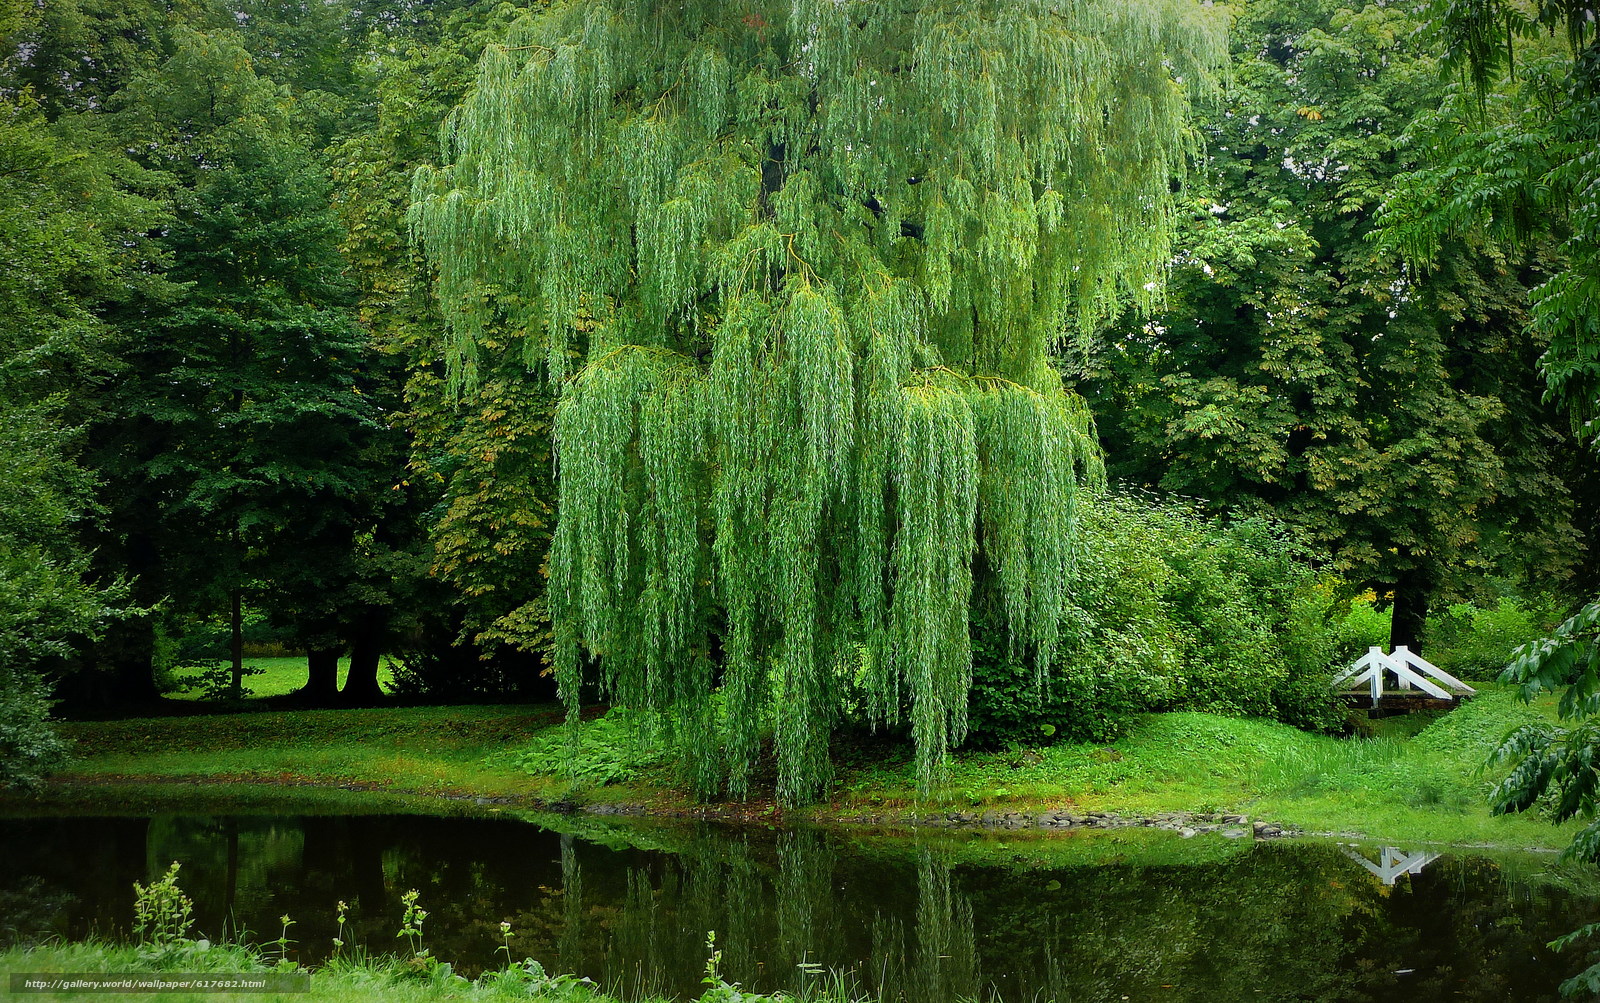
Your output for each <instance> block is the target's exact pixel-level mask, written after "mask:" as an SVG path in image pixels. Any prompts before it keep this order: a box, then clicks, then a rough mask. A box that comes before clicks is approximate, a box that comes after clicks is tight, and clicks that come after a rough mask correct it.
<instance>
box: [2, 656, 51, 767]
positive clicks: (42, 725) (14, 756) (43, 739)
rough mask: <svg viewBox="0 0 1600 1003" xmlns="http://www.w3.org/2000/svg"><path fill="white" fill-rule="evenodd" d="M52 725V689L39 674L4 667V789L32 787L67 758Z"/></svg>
mask: <svg viewBox="0 0 1600 1003" xmlns="http://www.w3.org/2000/svg"><path fill="white" fill-rule="evenodd" d="M66 753H67V747H66V743H64V742H63V741H62V740H61V737H60V736H59V735H57V734H56V732H55V729H54V728H53V727H51V725H50V688H49V686H47V685H46V684H45V682H44V681H43V680H42V679H40V678H39V677H38V676H35V675H32V674H30V673H26V672H20V671H16V670H13V669H7V668H5V667H4V666H0V789H4V788H7V787H21V788H25V789H31V788H34V787H37V786H39V784H40V783H41V782H42V781H43V779H44V778H45V777H46V776H48V775H49V774H50V772H51V771H52V770H54V769H56V768H57V767H58V766H60V765H61V763H62V762H63V761H64V760H65V759H66Z"/></svg>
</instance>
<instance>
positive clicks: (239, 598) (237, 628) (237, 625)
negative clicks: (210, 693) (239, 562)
mask: <svg viewBox="0 0 1600 1003" xmlns="http://www.w3.org/2000/svg"><path fill="white" fill-rule="evenodd" d="M229 599H230V608H229V610H228V626H229V629H230V631H231V636H230V640H229V642H228V656H229V658H230V659H232V662H233V685H232V686H231V687H230V689H231V690H232V695H233V699H235V700H240V699H243V698H244V592H243V590H242V589H239V588H235V589H234V590H233V594H232V595H231V596H230V597H229Z"/></svg>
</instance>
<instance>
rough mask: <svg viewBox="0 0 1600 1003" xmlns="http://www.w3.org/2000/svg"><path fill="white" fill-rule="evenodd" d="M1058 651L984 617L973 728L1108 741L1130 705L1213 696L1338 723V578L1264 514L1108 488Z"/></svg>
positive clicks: (1234, 704)
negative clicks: (1030, 650)
mask: <svg viewBox="0 0 1600 1003" xmlns="http://www.w3.org/2000/svg"><path fill="white" fill-rule="evenodd" d="M1082 522H1083V536H1082V548H1081V553H1080V555H1079V558H1078V562H1077V577H1076V580H1075V581H1074V583H1073V589H1072V599H1071V603H1070V606H1069V609H1068V616H1067V618H1066V624H1065V626H1064V638H1063V643H1062V645H1061V650H1060V651H1059V653H1058V655H1057V657H1056V659H1055V664H1053V665H1052V666H1051V671H1050V672H1049V673H1046V674H1042V675H1041V674H1040V673H1038V672H1036V670H1035V667H1034V666H1032V665H1031V664H1029V663H1028V660H1027V659H1026V658H1025V657H1022V656H1021V655H1020V653H1019V652H1017V651H1015V650H1013V646H1012V644H1011V643H1010V639H1009V636H1008V634H1007V631H1006V629H1005V627H1004V625H1003V623H1001V622H999V621H998V618H997V617H996V616H993V615H990V616H982V617H976V618H974V627H973V689H972V695H971V701H970V710H969V722H970V729H971V741H972V742H973V743H975V744H985V745H994V744H1001V743H1005V742H1011V741H1039V740H1041V739H1047V738H1050V737H1061V738H1070V739H1077V740H1092V741H1104V740H1106V739H1108V738H1110V737H1113V736H1114V735H1115V734H1116V733H1117V732H1118V730H1119V729H1120V727H1121V725H1122V723H1123V722H1125V721H1126V720H1127V719H1128V718H1129V717H1130V715H1132V714H1134V713H1137V712H1141V711H1151V710H1178V709H1181V710H1204V711H1212V712H1217V713H1223V714H1236V715H1249V716H1256V717H1268V718H1275V719H1277V720H1280V721H1285V722H1288V723H1291V724H1295V725H1298V726H1300V727H1305V728H1313V729H1330V728H1335V727H1338V726H1340V725H1341V724H1342V722H1343V715H1342V714H1341V712H1340V711H1339V709H1338V708H1337V706H1336V705H1335V704H1334V703H1333V701H1332V700H1331V699H1330V697H1329V695H1328V685H1327V681H1328V670H1329V668H1330V666H1331V664H1332V656H1333V643H1334V635H1333V624H1332V623H1331V622H1330V618H1329V612H1330V608H1331V605H1332V601H1331V599H1332V597H1331V591H1330V590H1329V589H1328V588H1326V587H1325V586H1324V583H1323V582H1322V580H1321V578H1320V577H1319V576H1318V574H1317V573H1316V572H1315V571H1314V570H1313V569H1312V567H1311V565H1310V562H1309V554H1308V553H1307V552H1306V550H1305V549H1304V548H1303V547H1302V546H1300V545H1299V544H1297V543H1296V542H1295V541H1293V540H1292V539H1291V538H1290V537H1289V536H1288V534H1287V533H1286V532H1285V531H1284V530H1283V529H1282V528H1281V527H1278V526H1275V525H1272V524H1270V523H1267V522H1265V521H1263V520H1259V519H1246V520H1235V521H1223V520H1217V519H1210V518H1206V517H1204V516H1201V515H1199V514H1198V513H1196V512H1195V511H1194V510H1192V509H1190V508H1189V507H1187V506H1185V505H1183V504H1181V503H1176V502H1170V501H1160V500H1157V499H1155V498H1153V497H1149V496H1144V495H1133V494H1114V493H1113V494H1107V495H1103V496H1101V497H1099V498H1096V499H1094V500H1093V501H1091V502H1088V503H1086V504H1085V506H1084V512H1083V519H1082Z"/></svg>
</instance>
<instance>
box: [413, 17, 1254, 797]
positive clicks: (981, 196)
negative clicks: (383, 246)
mask: <svg viewBox="0 0 1600 1003" xmlns="http://www.w3.org/2000/svg"><path fill="white" fill-rule="evenodd" d="M1222 58H1223V47H1222V23H1221V19H1220V11H1219V10H1215V9H1212V8H1209V7H1206V6H1203V5H1201V4H1199V3H1193V2H1186V0H1147V2H1140V3H1132V4H1128V3H1100V2H1089V3H1071V4H1068V3H1058V2H1053V0H1003V2H1001V0H940V2H920V3H912V4H891V3H877V2H871V3H853V4H840V3H834V2H831V0H827V2H810V0H795V2H792V3H790V2H784V3H779V2H771V0H768V2H762V0H690V2H688V3H681V4H665V3H657V2H651V0H621V2H598V3H562V4H558V5H556V6H554V7H552V8H551V9H550V11H549V12H548V13H545V14H540V15H538V16H534V17H531V18H529V19H528V20H527V21H525V22H523V23H522V24H521V25H520V26H519V27H518V28H516V29H514V30H513V31H512V32H511V34H510V35H509V36H508V38H507V39H506V43H505V44H504V45H500V46H493V47H491V48H490V50H489V52H488V54H487V55H486V57H485V59H484V63H483V66H482V70H481V72H480V76H479V79H478V83H477V88H476V90H475V92H474V93H473V95H472V96H471V97H470V98H469V99H468V100H467V102H466V103H465V104H463V105H462V107H461V108H460V109H459V110H458V111H457V113H456V114H455V115H454V116H453V118H452V119H451V121H450V123H449V127H448V130H447V136H446V142H445V149H444V157H445V160H446V161H448V164H447V166H445V167H442V168H440V169H438V170H424V171H421V172H420V173H419V175H418V178H417V182H416V188H415V193H416V200H417V205H416V207H415V210H414V220H415V226H416V230H417V233H418V234H419V236H420V237H421V238H422V240H423V242H424V244H425V246H426V248H427V251H428V254H429V257H430V259H431V261H432V262H433V264H434V266H435V267H436V268H437V269H438V272H439V295H440V297H441V301H442V304H443V307H444V313H445V318H446V320H447V321H448V323H449V324H450V335H451V337H450V338H449V340H448V343H447V353H448V358H449V360H450V362H451V367H452V373H453V375H454V378H455V380H456V381H457V382H458V383H459V384H460V385H461V386H462V387H470V386H472V385H474V384H475V383H476V382H477V380H478V374H479V373H480V371H482V369H483V368H484V367H485V365H486V362H487V361H488V360H492V359H494V358H496V357H499V356H506V355H509V356H511V357H513V358H521V359H523V360H525V361H526V363H527V365H528V366H530V367H538V368H541V369H542V371H543V373H544V375H545V377H546V378H547V379H548V380H549V382H550V384H551V385H552V386H553V387H555V388H556V389H557V390H558V393H559V399H560V403H559V406H558V410H557V418H556V443H557V452H558V457H559V463H560V474H561V478H560V488H559V504H558V511H559V513H560V515H559V522H558V525H557V530H556V535H555V541H554V545H553V550H552V557H551V565H552V568H551V573H552V582H551V588H550V604H551V608H552V612H553V615H554V622H555V625H556V635H557V637H556V640H557V646H558V673H559V675H560V678H561V681H562V690H563V693H564V695H565V697H566V699H567V700H568V701H569V703H570V702H572V701H575V700H576V698H577V693H578V688H579V681H580V673H581V666H582V665H583V664H584V654H583V653H584V652H587V653H588V654H589V655H592V656H595V657H597V658H598V659H599V662H600V665H601V667H602V673H603V677H604V682H605V683H606V685H607V686H608V687H609V689H610V690H611V692H613V693H614V694H615V695H616V697H617V698H618V699H620V700H621V701H622V702H625V703H628V704H632V705H636V706H646V707H651V708H655V709H658V710H662V711H666V712H669V720H670V721H671V722H672V724H673V726H674V728H675V729H676V731H677V734H678V735H679V737H680V739H681V741H682V744H683V747H684V748H685V749H686V750H687V752H688V753H689V756H688V758H689V762H690V764H691V771H692V776H693V779H694V783H695V786H696V787H697V788H698V789H699V790H700V791H701V792H703V793H707V794H709V793H712V792H714V791H716V790H718V789H720V788H721V787H722V786H723V785H724V784H726V786H727V788H728V789H731V790H732V791H735V792H738V791H742V790H744V789H746V787H747V785H748V782H749V776H750V768H751V766H752V764H753V762H754V760H755V758H756V754H757V750H758V745H759V741H760V738H761V736H762V734H763V733H764V731H765V730H766V729H767V728H768V727H770V729H771V731H772V733H773V736H774V742H775V746H776V751H777V759H778V787H779V791H780V794H781V795H782V796H783V797H785V798H787V799H790V800H795V799H803V798H805V797H808V796H811V795H813V794H814V793H815V792H817V791H818V789H819V787H820V784H821V783H822V781H823V780H824V779H825V778H826V775H827V757H826V749H827V739H828V735H829V733H830V731H831V728H832V726H833V725H834V724H835V723H836V722H837V721H838V720H839V719H840V717H841V714H842V713H843V712H844V710H845V708H846V704H847V700H846V694H847V692H850V693H856V694H859V701H860V705H861V706H862V707H863V708H864V713H865V715H866V716H867V717H870V718H871V719H873V720H875V721H879V722H891V723H892V722H897V721H899V720H902V719H903V718H909V721H910V727H911V732H912V735H913V737H914V739H915V742H916V745H917V749H918V762H919V764H920V774H921V777H922V779H923V782H924V783H927V782H928V781H929V780H930V779H931V776H932V773H933V770H934V768H935V766H936V765H937V764H938V763H939V762H941V760H942V757H943V755H944V753H945V751H946V749H947V748H948V747H949V745H950V744H951V743H952V742H953V741H956V740H958V739H959V738H960V737H961V735H962V733H963V729H964V727H965V716H966V697H967V689H968V684H969V679H970V674H971V658H970V642H969V636H968V620H969V607H970V604H971V601H972V594H973V589H974V578H975V569H978V572H979V573H978V576H977V577H978V581H979V585H980V587H981V588H992V589H993V590H994V591H995V593H996V598H997V601H998V602H999V604H1000V606H1001V608H1002V609H1003V610H1004V615H1005V620H1006V622H1007V624H1008V627H1009V630H1010V633H1011V636H1012V638H1013V640H1014V643H1016V644H1018V645H1019V646H1023V647H1025V648H1027V649H1028V650H1029V651H1030V653H1031V654H1032V655H1033V656H1034V657H1035V659H1036V662H1037V664H1039V665H1040V666H1045V665H1048V664H1049V661H1050V657H1049V656H1050V652H1051V649H1052V648H1053V646H1054V645H1055V642H1056V638H1057V634H1058V627H1059V624H1058V617H1059V615H1060V610H1061V607H1062V598H1063V590H1065V589H1066V588H1067V587H1068V583H1069V578H1070V564H1071V561H1070V555H1071V550H1072V541H1071V512H1072V503H1073V498H1074V495H1075V492H1076V489H1077V485H1078V482H1079V481H1080V479H1082V478H1084V477H1091V476H1094V474H1095V471H1096V469H1097V463H1098V459H1097V453H1096V447H1095V444H1094V439H1093V434H1092V430H1091V428H1090V423H1089V420H1088V415H1087V413H1086V411H1085V409H1084V407H1083V406H1082V403H1081V402H1080V401H1079V400H1078V399H1077V398H1075V397H1072V396H1069V395H1067V394H1065V393H1064V392H1063V390H1062V386H1061V381H1060V377H1059V375H1058V374H1057V372H1056V371H1055V370H1054V369H1053V368H1052V366H1051V363H1050V355H1049V349H1050V346H1051V345H1052V343H1053V342H1055V341H1056V340H1057V339H1058V338H1059V337H1060V336H1061V334H1062V331H1063V330H1064V329H1065V328H1066V327H1067V326H1068V325H1076V326H1077V327H1079V328H1081V329H1089V328H1091V327H1092V326H1093V325H1094V324H1095V323H1096V322H1097V320H1099V319H1100V318H1101V317H1103V316H1105V315H1106V314H1107V313H1108V312H1110V310H1111V309H1112V307H1113V304H1115V303H1117V302H1118V301H1119V300H1120V299H1122V298H1123V297H1125V296H1129V295H1131V296H1133V297H1135V298H1139V299H1143V300H1146V301H1148V300H1150V299H1151V298H1152V290H1154V289H1155V288H1156V287H1157V280H1158V277H1159V273H1160V269H1161V267H1162V266H1163V264H1164V262H1165V261H1166V259H1167V256H1168V253H1169V251H1168V248H1169V244H1168V239H1167V238H1168V233H1169V229H1170V197H1169V191H1170V187H1169V186H1170V183H1171V180H1172V178H1173V177H1174V175H1176V174H1178V173H1179V172H1180V171H1181V169H1182V167H1183V164H1184V158H1185V156H1186V155H1187V153H1188V152H1189V150H1190V145H1191V144H1190V139H1191V132H1190V129H1189V125H1188V111H1189V98H1190V96H1191V94H1193V93H1194V92H1196V91H1200V90H1205V89H1206V88H1207V87H1208V86H1209V82H1210V78H1211V73H1212V71H1213V69H1214V68H1215V66H1216V65H1217V64H1218V63H1219V62H1220V61H1221V59H1222ZM504 330H509V331H510V332H511V334H510V336H509V337H506V338H503V339H502V338H501V337H500V336H499V335H498V332H500V331H504Z"/></svg>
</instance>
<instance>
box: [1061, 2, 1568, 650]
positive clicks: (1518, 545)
mask: <svg viewBox="0 0 1600 1003" xmlns="http://www.w3.org/2000/svg"><path fill="white" fill-rule="evenodd" d="M1414 27H1415V25H1414V18H1413V14H1412V12H1410V11H1408V10H1405V9H1402V8H1398V7H1393V6H1388V5H1384V4H1378V3H1372V4H1362V5H1354V6H1350V5H1346V4H1342V3H1335V2H1326V3H1314V4H1306V3H1298V2H1277V0H1255V2H1252V3H1249V4H1246V5H1245V6H1244V9H1243V16H1242V17H1241V19H1240V21H1239V22H1238V23H1237V24H1236V26H1235V34H1234V39H1235V54H1236V57H1237V62H1236V68H1235V73H1234V84H1233V88H1232V93H1231V94H1230V96H1229V100H1228V102H1227V104H1226V106H1225V109H1224V111H1223V113H1222V114H1221V115H1218V116H1214V117H1213V118H1212V119H1211V120H1210V121H1209V122H1208V123H1207V126H1206V129H1207V139H1208V141H1207V167H1208V170H1207V172H1206V180H1205V181H1204V182H1203V183H1201V184H1200V185H1197V190H1196V191H1195V193H1194V194H1195V195H1196V196H1197V198H1196V200H1195V202H1194V203H1193V204H1192V210H1193V211H1192V213H1191V217H1190V219H1189V220H1188V221H1187V222H1186V224H1185V225H1184V227H1183V231H1182V238H1181V239H1182V243H1181V251H1180V253H1179V255H1178V257H1177V259H1176V263H1175V269H1174V277H1173V282H1172V287H1171V288H1172V304H1171V308H1170V309H1169V310H1168V311H1167V312H1166V313H1164V314H1161V315H1158V316H1157V317H1155V318H1152V319H1146V318H1143V317H1130V318H1129V319H1128V320H1127V322H1126V323H1124V324H1123V325H1121V326H1120V327H1119V328H1118V330H1117V333H1116V336H1115V337H1112V338H1108V339H1105V340H1104V341H1103V342H1102V343H1101V344H1100V345H1099V346H1097V348H1096V350H1095V352H1094V353H1093V354H1092V356H1091V357H1090V360H1089V365H1088V370H1087V371H1088V375H1089V377H1090V378H1089V380H1088V381H1086V383H1085V384H1084V386H1085V390H1086V392H1087V393H1089V395H1090V396H1091V398H1092V399H1093V400H1094V401H1095V411H1096V415H1097V418H1098V419H1099V422H1100V430H1101V432H1102V434H1103V435H1104V436H1105V441H1106V447H1107V451H1108V454H1109V455H1110V456H1111V458H1112V459H1111V463H1112V467H1113V471H1114V473H1116V474H1119V475H1121V476H1126V477H1130V478H1133V479H1136V480H1141V481H1145V482H1147V483H1152V484H1159V485H1160V486H1161V487H1163V488H1166V489H1169V490H1173V491H1177V492H1181V493H1183V494H1186V495H1192V496H1198V497H1203V498H1206V499H1208V500H1210V501H1213V502H1217V503H1221V504H1225V505H1228V506H1232V507H1234V508H1235V509H1239V510H1244V511H1247V512H1264V513H1270V514H1272V515H1275V516H1277V517H1279V518H1282V519H1284V520H1286V521H1288V522H1290V523H1292V524H1294V525H1297V526H1299V527H1301V528H1302V529H1303V530H1305V531H1306V532H1307V533H1308V535H1309V536H1310V537H1311V538H1312V539H1313V540H1315V541H1316V543H1317V544H1319V545H1320V546H1322V547H1325V548H1326V549H1327V550H1328V551H1329V552H1330V553H1331V554H1332V555H1333V558H1334V561H1335V564H1336V567H1337V568H1338V570H1339V571H1340V572H1341V573H1342V574H1343V575H1344V576H1345V577H1346V578H1347V579H1348V580H1349V581H1350V582H1351V583H1353V584H1356V585H1359V586H1361V587H1366V588H1373V589H1376V590H1377V591H1378V592H1379V593H1380V594H1390V595H1392V597H1393V602H1394V621H1393V622H1394V633H1393V636H1392V638H1391V643H1394V644H1409V645H1412V646H1413V647H1416V646H1417V645H1418V643H1419V632H1420V630H1421V627H1422V624H1423V621H1424V620H1425V618H1426V615H1427V609H1428V605H1429V602H1430V600H1431V598H1432V597H1433V596H1434V595H1436V594H1437V593H1439V592H1440V591H1441V590H1445V591H1447V592H1448V591H1450V590H1453V589H1459V588H1460V587H1462V582H1463V580H1464V579H1466V578H1470V577H1471V576H1473V575H1480V576H1481V575H1482V574H1483V573H1484V572H1486V571H1491V570H1496V569H1501V570H1516V569H1517V568H1519V567H1521V568H1526V567H1529V566H1534V567H1538V566H1539V565H1540V564H1541V562H1543V563H1544V566H1543V567H1541V568H1540V572H1541V574H1548V573H1549V572H1550V571H1551V570H1552V569H1554V570H1560V569H1562V568H1564V567H1566V566H1567V565H1568V564H1569V563H1570V560H1569V557H1568V552H1569V551H1570V549H1571V547H1572V543H1573V539H1574V533H1573V528H1572V525H1571V518H1572V515H1571V513H1572V506H1571V501H1570V499H1569V496H1568V493H1567V491H1566V489H1565V487H1564V485H1563V484H1562V482H1561V479H1560V477H1559V476H1558V470H1559V466H1560V463H1559V461H1560V456H1561V452H1562V450H1563V449H1564V448H1566V446H1565V445H1564V442H1563V435H1562V430H1561V428H1560V423H1559V422H1558V421H1556V420H1555V419H1554V416H1553V415H1552V414H1550V413H1549V412H1548V411H1547V410H1546V409H1544V408H1542V407H1541V406H1540V404H1539V401H1538V391H1537V388H1536V386H1534V385H1533V382H1532V378H1531V377H1532V370H1531V367H1532V364H1533V360H1534V359H1535V358H1537V356H1538V352H1539V348H1538V345H1537V344H1536V342H1535V341H1533V340H1532V339H1530V338H1529V337H1528V336H1527V334H1526V331H1525V329H1524V328H1525V317H1526V311H1527V305H1526V301H1527V292H1526V289H1527V286H1526V283H1530V282H1533V281H1537V275H1538V272H1539V267H1540V264H1541V257H1540V254H1539V253H1538V249H1534V250H1532V251H1520V250H1519V251H1510V250H1507V249H1506V248H1504V247H1501V246H1499V245H1496V244H1494V243H1492V242H1485V241H1482V240H1475V241H1465V240H1463V241H1457V242H1456V243H1454V244H1453V245H1452V246H1451V247H1450V248H1449V249H1448V253H1447V254H1446V255H1445V257H1444V259H1443V260H1442V262H1441V268H1440V270H1439V272H1438V273H1437V274H1435V275H1433V276H1429V277H1428V278H1427V279H1426V280H1420V281H1419V280H1418V279H1417V277H1416V276H1415V275H1413V274H1410V273H1408V272H1407V271H1406V269H1405V268H1404V267H1403V266H1402V263H1401V262H1400V260H1399V259H1398V258H1397V256H1395V255H1394V254H1392V253H1388V252H1386V251H1385V250H1384V249H1383V248H1382V247H1381V246H1379V245H1378V244H1377V243H1376V242H1375V241H1374V240H1372V239H1371V238H1372V237H1373V236H1374V234H1375V232H1376V229H1377V227H1376V223H1375V220H1374V216H1375V214H1376V211H1377V210H1378V208H1379V206H1380V205H1381V203H1382V200H1383V199H1384V197H1385V195H1386V194H1387V193H1388V192H1389V191H1390V190H1391V189H1392V186H1393V185H1394V184H1395V183H1396V176H1397V175H1399V174H1400V173H1401V172H1402V171H1404V170H1405V169H1406V168H1407V167H1408V166H1414V165H1415V164H1416V159H1415V158H1417V157H1419V156H1425V155H1426V153H1425V151H1418V150H1416V149H1413V148H1412V147H1411V146H1410V145H1409V144H1408V143H1407V141H1406V135H1407V130H1408V129H1409V127H1410V126H1411V125H1412V123H1413V121H1414V120H1415V119H1416V118H1417V117H1418V116H1419V115H1421V114H1422V113H1423V112H1424V111H1425V110H1427V109H1429V108H1430V107H1431V106H1432V104H1433V103H1434V102H1436V101H1437V100H1438V99H1439V96H1440V91H1441V88H1440V84H1439V81H1438V62H1437V57H1436V54H1435V53H1434V52H1433V51H1431V50H1430V49H1429V47H1428V46H1429V42H1428V40H1427V39H1426V38H1425V37H1423V36H1419V35H1417V34H1416V33H1415V31H1414ZM1547 250H1548V249H1546V251H1547ZM1543 260H1548V256H1547V255H1546V257H1545V258H1544V259H1543Z"/></svg>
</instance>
